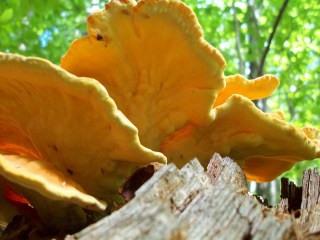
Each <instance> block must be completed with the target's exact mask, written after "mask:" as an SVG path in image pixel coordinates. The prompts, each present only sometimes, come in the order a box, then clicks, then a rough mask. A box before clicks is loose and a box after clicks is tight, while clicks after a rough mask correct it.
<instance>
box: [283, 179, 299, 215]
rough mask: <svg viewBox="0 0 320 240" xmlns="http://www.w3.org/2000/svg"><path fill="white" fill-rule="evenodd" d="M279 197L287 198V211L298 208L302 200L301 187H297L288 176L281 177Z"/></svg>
mask: <svg viewBox="0 0 320 240" xmlns="http://www.w3.org/2000/svg"><path fill="white" fill-rule="evenodd" d="M280 197H281V199H288V201H287V204H288V206H287V207H286V209H287V212H292V211H296V210H298V209H300V207H301V202H302V187H297V186H296V185H295V184H294V183H293V182H291V181H289V179H288V178H281V195H280Z"/></svg>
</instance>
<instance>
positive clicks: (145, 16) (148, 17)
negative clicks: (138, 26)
mask: <svg viewBox="0 0 320 240" xmlns="http://www.w3.org/2000/svg"><path fill="white" fill-rule="evenodd" d="M142 17H143V18H145V19H150V16H149V15H147V14H142Z"/></svg>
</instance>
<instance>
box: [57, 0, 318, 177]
mask: <svg viewBox="0 0 320 240" xmlns="http://www.w3.org/2000/svg"><path fill="white" fill-rule="evenodd" d="M182 19H184V20H183V21H182ZM87 24H88V31H89V33H90V36H88V37H84V38H81V39H78V40H76V41H75V42H73V44H72V45H71V47H70V49H69V50H68V52H67V53H66V54H65V56H64V57H63V58H62V63H61V66H62V67H63V68H65V69H66V70H68V71H69V72H71V73H73V74H75V75H78V76H87V77H92V78H95V79H97V80H98V81H99V82H101V83H102V84H103V85H104V86H105V87H106V89H107V90H108V92H109V94H110V96H111V97H112V98H113V99H114V100H115V102H116V104H117V106H118V107H119V109H120V110H121V111H122V112H123V113H124V114H125V115H126V116H127V117H128V119H129V120H130V121H132V122H133V123H134V124H135V125H136V126H137V128H138V130H139V137H140V139H141V142H142V144H143V145H145V146H146V147H149V148H151V149H152V150H155V151H161V152H162V153H164V155H166V156H167V158H168V161H169V162H170V161H173V162H175V163H176V164H177V165H179V166H182V165H183V164H185V163H186V162H188V161H189V160H191V159H192V158H194V157H197V158H199V159H200V160H201V161H202V163H203V164H204V165H206V164H207V163H208V161H209V159H210V156H211V155H212V154H213V153H214V152H218V153H220V154H221V155H223V156H227V155H228V156H230V157H233V158H234V159H235V160H236V161H237V162H238V163H239V164H240V165H241V166H242V167H243V169H244V170H245V172H246V174H247V177H248V178H249V179H250V180H257V181H269V180H271V179H273V178H275V177H276V176H278V175H279V174H281V173H282V172H284V171H286V170H288V169H290V168H291V167H292V166H293V165H294V163H295V162H297V161H300V160H304V159H314V158H316V157H317V156H319V144H317V142H316V140H315V139H316V138H317V137H316V136H315V134H313V136H310V135H308V134H306V133H305V132H303V131H301V130H299V129H297V128H295V127H293V126H292V125H290V124H288V123H286V122H284V121H283V119H282V121H281V118H283V114H282V113H281V112H280V111H274V112H272V113H270V114H265V113H262V112H261V111H260V110H259V109H257V108H256V107H255V106H254V104H253V103H251V101H249V99H251V100H254V99H259V98H264V97H268V96H269V95H271V94H272V92H273V91H274V90H275V89H276V88H277V87H278V85H279V81H278V79H277V78H276V77H275V76H273V75H264V76H261V77H259V78H256V79H253V80H248V79H246V78H245V77H243V76H241V75H239V74H237V75H233V76H227V77H224V75H223V70H224V68H225V61H224V59H223V57H222V56H221V54H220V53H219V52H218V50H216V49H215V48H213V47H211V46H210V45H208V43H207V42H205V40H204V39H203V36H202V32H201V28H200V26H199V23H198V22H197V19H196V17H195V15H194V14H193V12H192V11H191V10H190V9H189V8H188V7H187V6H185V5H184V4H183V3H181V2H180V1H177V0H171V1H164V0H160V1H153V0H149V1H148V0H145V1H138V3H136V1H117V0H114V1H111V2H110V3H109V4H106V7H105V10H103V11H100V12H97V13H94V14H92V15H90V16H89V18H88V21H87ZM212 106H213V109H212Z"/></svg>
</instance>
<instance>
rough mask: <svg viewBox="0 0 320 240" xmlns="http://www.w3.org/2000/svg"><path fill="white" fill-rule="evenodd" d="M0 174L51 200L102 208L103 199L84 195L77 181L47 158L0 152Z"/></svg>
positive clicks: (104, 204) (96, 209)
mask: <svg viewBox="0 0 320 240" xmlns="http://www.w3.org/2000/svg"><path fill="white" fill-rule="evenodd" d="M0 175H1V176H3V177H4V178H5V179H6V180H8V181H10V182H12V183H16V184H18V185H21V186H23V187H25V188H28V189H32V190H34V191H37V192H39V193H40V194H42V195H43V196H45V197H47V198H49V199H52V200H55V201H58V200H59V201H66V202H71V203H74V204H77V205H79V206H81V207H83V208H86V209H91V210H95V211H99V210H100V211H101V210H104V209H105V208H106V203H105V202H103V201H99V200H98V199H96V198H94V197H92V196H90V195H88V194H87V193H86V192H85V191H84V190H83V188H82V187H81V186H80V185H79V184H77V183H76V182H75V181H73V180H72V179H70V178H69V177H67V176H66V175H65V174H63V173H62V172H60V171H58V170H57V169H56V168H55V167H54V166H53V164H52V163H50V162H48V161H42V160H37V159H32V158H29V157H25V156H21V155H17V154H13V153H9V152H4V151H0Z"/></svg>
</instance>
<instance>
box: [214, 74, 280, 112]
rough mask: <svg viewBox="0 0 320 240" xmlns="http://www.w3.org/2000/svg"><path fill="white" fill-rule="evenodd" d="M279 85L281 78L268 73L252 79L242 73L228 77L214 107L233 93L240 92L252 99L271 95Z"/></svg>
mask: <svg viewBox="0 0 320 240" xmlns="http://www.w3.org/2000/svg"><path fill="white" fill-rule="evenodd" d="M278 86H279V80H278V78H277V77H276V76H273V75H271V74H267V75H264V76H261V77H258V78H255V79H252V80H249V79H247V78H245V77H244V76H242V75H240V74H236V75H231V76H227V77H226V86H225V88H224V89H222V90H221V91H220V92H219V94H218V96H217V99H216V101H215V102H214V105H213V106H214V107H216V106H219V105H221V104H222V103H224V102H225V101H226V100H227V99H228V98H229V97H230V96H231V95H233V94H240V95H243V96H244V97H247V98H249V99H251V100H256V99H260V98H266V97H269V96H270V95H271V94H272V93H273V92H274V91H275V90H276V89H277V87H278Z"/></svg>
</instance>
